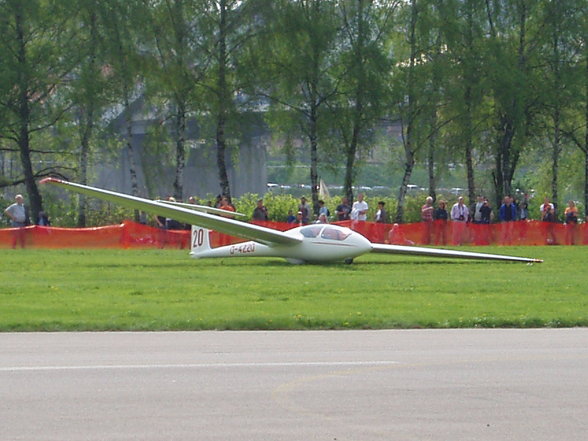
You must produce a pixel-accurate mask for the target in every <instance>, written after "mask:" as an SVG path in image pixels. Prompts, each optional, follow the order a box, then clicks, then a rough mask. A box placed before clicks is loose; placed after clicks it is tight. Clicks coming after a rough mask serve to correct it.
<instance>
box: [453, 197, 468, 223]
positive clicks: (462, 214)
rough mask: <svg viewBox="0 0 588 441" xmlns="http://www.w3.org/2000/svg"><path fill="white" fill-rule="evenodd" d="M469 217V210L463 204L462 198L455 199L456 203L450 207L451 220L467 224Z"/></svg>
mask: <svg viewBox="0 0 588 441" xmlns="http://www.w3.org/2000/svg"><path fill="white" fill-rule="evenodd" d="M469 216H470V210H469V209H468V207H467V205H466V204H464V199H463V196H460V197H459V198H458V199H457V202H456V203H455V204H453V207H451V220H452V221H454V222H467V221H468V218H469Z"/></svg>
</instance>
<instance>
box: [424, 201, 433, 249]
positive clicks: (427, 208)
mask: <svg viewBox="0 0 588 441" xmlns="http://www.w3.org/2000/svg"><path fill="white" fill-rule="evenodd" d="M434 214H435V208H434V207H433V198H432V197H431V196H427V198H426V199H425V205H423V206H422V207H421V221H422V222H423V243H424V244H425V245H428V244H430V243H431V234H432V232H433V215H434Z"/></svg>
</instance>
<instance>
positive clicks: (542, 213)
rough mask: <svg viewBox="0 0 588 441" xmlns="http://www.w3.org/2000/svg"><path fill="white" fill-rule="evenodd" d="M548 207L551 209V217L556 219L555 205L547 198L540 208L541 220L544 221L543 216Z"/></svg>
mask: <svg viewBox="0 0 588 441" xmlns="http://www.w3.org/2000/svg"><path fill="white" fill-rule="evenodd" d="M547 207H549V208H551V215H552V216H554V217H555V207H554V205H553V204H552V203H551V202H549V198H545V199H543V203H542V204H541V206H540V207H539V215H540V217H541V220H543V216H544V214H545V210H546V209H547Z"/></svg>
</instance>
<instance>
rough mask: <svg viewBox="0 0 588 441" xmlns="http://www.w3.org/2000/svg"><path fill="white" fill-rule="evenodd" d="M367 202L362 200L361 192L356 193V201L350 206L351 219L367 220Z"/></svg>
mask: <svg viewBox="0 0 588 441" xmlns="http://www.w3.org/2000/svg"><path fill="white" fill-rule="evenodd" d="M368 208H369V207H368V204H367V202H366V201H364V200H363V193H359V194H358V195H357V201H355V202H354V203H353V207H352V208H351V219H353V220H358V221H365V220H367V212H368Z"/></svg>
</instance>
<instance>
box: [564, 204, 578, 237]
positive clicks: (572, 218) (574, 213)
mask: <svg viewBox="0 0 588 441" xmlns="http://www.w3.org/2000/svg"><path fill="white" fill-rule="evenodd" d="M565 217H566V243H567V244H568V245H575V244H576V238H575V236H576V225H577V224H578V208H577V207H576V203H575V202H574V201H568V206H567V207H566V211H565Z"/></svg>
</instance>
